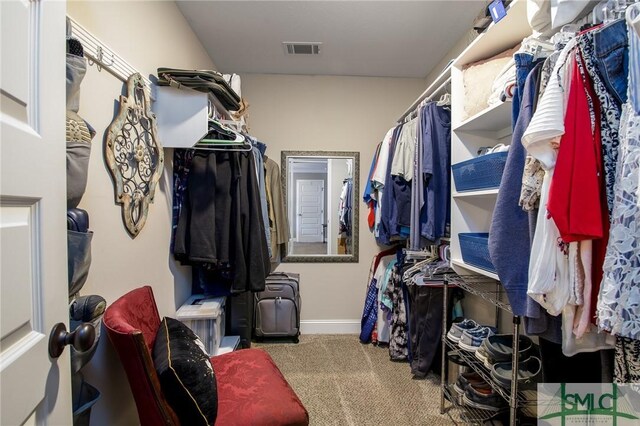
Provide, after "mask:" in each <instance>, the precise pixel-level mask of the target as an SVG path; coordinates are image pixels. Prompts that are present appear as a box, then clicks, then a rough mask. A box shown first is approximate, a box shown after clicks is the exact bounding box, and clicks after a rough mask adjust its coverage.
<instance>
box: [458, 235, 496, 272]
mask: <svg viewBox="0 0 640 426" xmlns="http://www.w3.org/2000/svg"><path fill="white" fill-rule="evenodd" d="M458 238H459V239H460V250H461V251H462V260H464V263H466V264H468V265H472V266H476V267H478V268H482V269H484V270H486V271H489V272H493V273H496V268H495V267H494V266H493V263H491V258H490V257H489V234H488V233H487V232H470V233H460V234H458Z"/></svg>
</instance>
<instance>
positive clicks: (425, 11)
mask: <svg viewBox="0 0 640 426" xmlns="http://www.w3.org/2000/svg"><path fill="white" fill-rule="evenodd" d="M485 4H486V1H482V0H476V1H456V0H449V1H300V0H298V1H179V2H178V7H179V8H180V10H181V11H182V13H183V15H184V16H185V17H186V19H187V21H188V22H189V24H190V25H191V27H192V28H193V30H194V31H195V33H196V34H197V35H198V37H199V39H200V41H201V42H202V44H203V45H204V47H205V48H206V49H207V52H208V53H209V55H210V56H211V58H212V59H213V61H214V62H215V64H216V66H217V67H218V70H219V71H222V72H225V73H228V72H235V73H266V74H307V75H356V76H381V77H418V78H423V77H425V76H426V75H427V74H429V72H431V71H432V68H433V67H434V66H435V65H436V64H437V63H438V62H439V61H440V60H441V59H442V58H443V56H444V55H445V54H446V53H447V52H448V51H449V50H450V49H451V48H452V47H453V46H454V44H455V43H456V42H457V41H458V40H459V39H460V38H461V37H463V36H464V35H465V34H466V32H467V31H468V30H469V29H470V28H471V27H472V25H473V21H474V19H475V17H476V16H477V15H478V14H479V12H480V11H481V10H482V8H483V6H484V5H485ZM285 41H286V42H322V43H323V44H322V51H321V54H320V55H318V56H287V55H285V52H284V48H283V46H282V42H285Z"/></svg>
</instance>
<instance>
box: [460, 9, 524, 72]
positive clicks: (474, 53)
mask: <svg viewBox="0 0 640 426" xmlns="http://www.w3.org/2000/svg"><path fill="white" fill-rule="evenodd" d="M529 35H531V27H530V26H529V21H528V19H527V0H514V1H513V2H512V3H511V5H510V6H509V9H508V10H507V16H505V17H504V18H502V20H500V21H499V22H498V23H496V24H491V25H490V26H489V28H487V30H486V31H485V32H484V33H482V34H480V36H478V38H476V39H475V40H474V41H473V42H472V43H471V44H470V45H469V46H468V47H467V48H466V49H465V50H464V51H463V52H462V53H461V54H460V56H458V57H457V58H456V59H455V61H454V62H453V66H454V67H456V68H462V67H463V66H464V65H467V64H470V63H472V62H476V61H479V60H482V59H487V58H490V57H491V56H493V55H496V54H498V53H500V52H503V51H505V50H507V49H509V48H511V47H513V46H515V45H516V44H518V43H520V42H521V41H522V39H523V38H525V37H527V36H529Z"/></svg>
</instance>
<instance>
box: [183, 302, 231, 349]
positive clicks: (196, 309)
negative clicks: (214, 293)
mask: <svg viewBox="0 0 640 426" xmlns="http://www.w3.org/2000/svg"><path fill="white" fill-rule="evenodd" d="M225 302H226V298H225V297H207V296H203V295H196V296H191V297H190V298H189V299H187V301H186V302H185V303H184V304H183V305H182V306H181V307H180V309H178V312H176V318H177V319H178V320H180V321H182V322H183V323H184V324H185V325H186V326H187V327H189V328H190V329H191V330H193V332H194V333H195V334H196V335H197V336H198V337H199V338H200V340H202V343H203V344H204V347H205V349H206V350H207V352H209V355H210V356H214V355H217V353H218V349H219V348H220V344H221V342H222V339H223V338H224V327H225V315H224V305H225Z"/></svg>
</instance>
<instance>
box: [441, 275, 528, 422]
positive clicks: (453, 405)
mask: <svg viewBox="0 0 640 426" xmlns="http://www.w3.org/2000/svg"><path fill="white" fill-rule="evenodd" d="M452 287H457V288H460V289H462V290H464V291H465V292H466V293H469V294H472V295H475V296H476V297H479V298H481V299H482V300H484V301H486V302H488V303H490V304H492V305H493V306H494V307H495V310H496V324H498V323H499V322H500V315H501V312H503V311H504V312H507V313H509V314H512V312H511V306H510V305H509V303H507V302H505V301H504V300H503V299H504V297H503V290H502V286H501V285H500V283H499V282H498V281H495V280H493V279H490V278H487V277H485V276H483V275H456V274H451V275H447V277H446V278H445V282H444V292H443V302H442V303H443V306H444V308H443V314H442V366H441V368H442V370H441V378H440V380H441V382H440V385H441V395H440V413H441V414H445V413H447V414H448V415H449V416H450V418H451V420H452V421H454V422H455V423H471V424H483V422H485V421H486V420H489V419H491V418H493V417H495V416H496V415H498V414H500V413H502V412H503V411H504V410H501V411H490V410H482V409H478V408H474V407H469V406H467V405H464V404H461V403H460V402H459V401H458V393H457V392H456V391H455V390H453V385H452V384H449V383H448V382H447V376H448V374H447V367H448V356H447V354H452V355H455V356H457V357H459V359H460V360H461V361H462V362H463V363H464V364H465V365H466V366H468V367H469V368H470V369H471V370H473V371H475V372H476V373H478V375H480V377H482V378H483V379H484V381H485V382H487V383H488V384H489V385H490V386H491V388H492V389H493V390H494V391H495V392H496V393H497V394H499V395H500V396H501V397H502V398H504V400H505V401H506V402H507V403H508V407H509V408H508V409H509V424H510V425H514V426H515V425H516V421H517V413H518V410H519V409H521V408H523V407H526V406H527V405H528V404H530V402H528V401H527V398H526V397H525V396H524V395H523V393H522V392H521V391H519V390H518V380H517V371H518V370H517V368H514V369H513V371H512V375H511V388H510V389H507V388H505V387H504V386H502V385H500V384H499V383H497V382H496V381H495V380H493V378H492V377H491V370H490V369H489V368H487V367H486V366H485V365H484V364H483V363H482V361H480V360H479V359H478V358H476V357H475V355H474V354H473V353H472V352H468V351H464V350H461V349H460V348H459V347H458V345H457V344H456V343H454V342H451V341H450V340H449V339H447V337H446V336H447V331H448V328H447V323H448V318H449V315H450V314H449V310H448V303H447V300H449V299H448V293H449V290H450V288H452ZM519 335H520V317H518V316H514V317H513V336H514V337H513V342H514V344H513V346H514V347H513V357H512V362H513V364H512V365H515V366H517V365H518V364H519V361H520V359H519V358H520V356H519V352H520V351H519V343H520V341H519V338H518V336H519ZM447 401H448V402H449V404H447Z"/></svg>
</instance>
